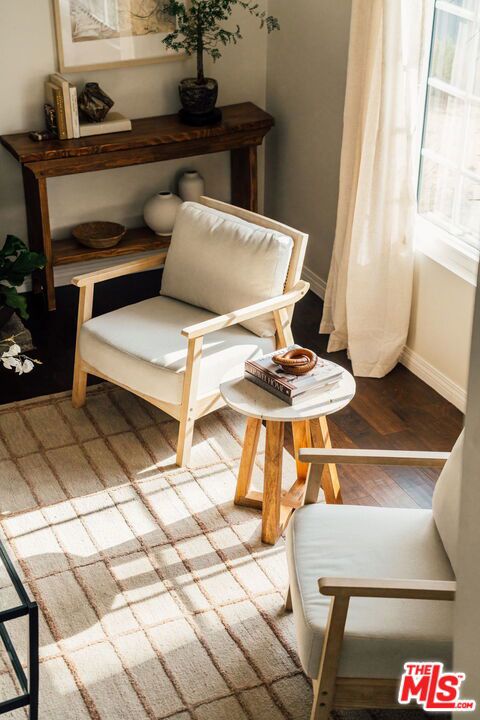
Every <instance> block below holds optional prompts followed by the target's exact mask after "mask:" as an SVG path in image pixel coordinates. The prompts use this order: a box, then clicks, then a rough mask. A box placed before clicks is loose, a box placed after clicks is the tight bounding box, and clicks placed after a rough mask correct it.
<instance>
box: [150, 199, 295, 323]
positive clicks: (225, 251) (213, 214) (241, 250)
mask: <svg viewBox="0 0 480 720" xmlns="http://www.w3.org/2000/svg"><path fill="white" fill-rule="evenodd" d="M292 249H293V240H292V238H291V237H288V236H287V235H283V234H282V233H280V232H277V231H275V230H271V229H269V228H264V227H260V226H259V225H254V224H252V223H249V222H247V221H246V220H242V219H241V218H238V217H236V216H234V215H228V214H227V213H223V212H220V211H219V210H214V209H212V208H209V207H206V206H205V205H200V204H198V203H194V202H185V203H183V205H182V206H181V207H180V210H179V212H178V214H177V218H176V220H175V227H174V228H173V234H172V241H171V244H170V247H169V249H168V254H167V259H166V262H165V269H164V271H163V279H162V289H161V294H162V295H168V296H169V297H171V298H175V299H176V300H181V301H182V302H186V303H190V305H195V306H197V307H200V308H204V309H205V310H210V311H211V312H214V313H217V314H218V315H223V314H225V313H229V312H232V311H233V310H239V309H240V308H243V307H246V306H247V305H253V304H254V303H257V302H260V301H262V300H268V299H270V298H273V297H275V296H276V295H281V294H282V293H283V290H284V286H285V280H286V278H287V273H288V267H289V264H290V258H291V255H292ZM243 326H244V327H245V328H246V329H247V330H250V331H251V332H253V333H255V334H256V335H258V336H259V337H272V336H273V335H274V334H275V323H274V321H273V316H272V314H271V313H268V314H267V315H263V316H261V317H258V318H254V319H252V320H248V321H246V322H244V323H243Z"/></svg>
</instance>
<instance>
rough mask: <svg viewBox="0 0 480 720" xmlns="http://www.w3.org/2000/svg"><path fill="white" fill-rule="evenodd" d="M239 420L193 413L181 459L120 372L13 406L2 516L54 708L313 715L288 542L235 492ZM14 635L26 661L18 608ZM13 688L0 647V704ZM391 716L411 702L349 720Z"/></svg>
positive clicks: (45, 698) (56, 713)
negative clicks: (264, 526)
mask: <svg viewBox="0 0 480 720" xmlns="http://www.w3.org/2000/svg"><path fill="white" fill-rule="evenodd" d="M243 423H244V420H243V419H242V418H241V417H239V416H238V415H236V414H235V413H233V412H231V411H229V410H227V409H226V410H222V411H220V412H217V413H215V414H214V415H211V416H208V417H206V418H204V419H203V420H201V421H200V422H198V423H197V429H196V435H195V439H194V449H193V453H192V461H191V464H190V467H189V468H188V470H185V469H183V470H182V469H179V468H177V467H176V466H175V465H174V462H175V442H176V432H177V424H176V423H175V422H173V421H172V420H170V419H169V418H167V416H165V415H164V414H162V413H160V412H158V411H156V410H155V408H152V407H151V406H149V405H147V404H146V403H143V402H142V401H141V400H139V399H137V398H135V397H134V396H132V395H129V394H128V393H126V392H124V391H122V390H120V389H117V388H113V387H112V386H109V385H107V384H105V385H100V386H96V387H95V388H94V389H93V390H91V391H90V392H89V394H88V400H87V405H86V407H85V408H84V409H82V410H74V409H72V407H71V404H70V400H69V397H68V396H67V395H66V394H64V395H56V396H50V397H44V398H40V399H38V400H35V401H29V402H26V403H18V404H15V405H11V406H4V407H3V408H1V409H0V512H1V528H2V533H3V536H4V538H6V540H7V543H8V548H9V551H10V553H11V555H12V556H13V558H14V559H15V562H16V563H17V565H18V567H19V572H20V574H21V575H22V577H23V578H24V581H25V583H26V585H27V587H28V588H29V590H30V592H31V594H32V595H33V596H34V597H35V599H36V600H37V602H38V604H39V607H40V616H41V617H40V621H41V632H40V645H41V647H40V657H41V665H40V683H41V711H40V717H41V718H42V720H88V719H92V720H159V719H163V718H165V719H166V718H169V719H170V720H245V719H249V720H267V719H268V720H282V719H284V718H286V719H289V720H303V719H304V718H305V719H307V718H308V717H309V708H310V703H311V691H310V686H309V684H308V683H307V681H306V680H305V678H304V676H303V673H302V672H301V668H300V665H299V661H298V657H297V654H296V651H295V637H294V631H293V619H292V616H291V615H290V614H287V613H285V612H284V610H283V597H284V592H285V588H286V585H287V569H286V562H285V557H284V548H283V542H282V541H280V542H279V543H278V544H277V546H275V547H274V548H272V547H267V546H264V545H262V543H261V542H260V515H259V513H258V512H255V511H253V510H249V509H246V508H238V507H235V506H234V505H233V503H232V498H233V494H234V488H235V477H236V470H237V467H238V461H239V458H240V454H241V438H242V435H243ZM285 463H286V466H287V473H288V472H291V473H292V475H293V473H294V463H293V459H292V458H291V457H290V456H287V455H286V459H285ZM261 467H262V456H261V454H260V455H259V458H258V467H257V468H256V473H257V480H259V479H260V477H261ZM0 580H1V582H0V606H1V607H6V606H7V605H13V604H15V598H14V596H13V594H12V593H13V591H12V590H11V588H10V587H9V584H8V582H7V580H6V578H5V577H1V578H0ZM9 630H11V635H12V638H13V641H14V644H15V646H16V647H17V649H18V650H19V653H20V656H21V659H22V662H24V663H25V664H26V651H27V647H26V626H25V624H24V621H23V619H21V620H15V621H12V622H11V623H9ZM14 692H15V687H14V680H13V675H12V672H11V670H10V666H9V663H8V662H7V661H6V659H5V658H2V659H0V700H1V699H5V698H6V697H7V696H9V695H11V694H12V693H14ZM380 716H381V717H397V716H398V714H395V715H390V714H387V715H379V714H378V713H376V714H370V713H353V714H345V715H342V716H341V717H342V718H343V717H345V718H351V720H357V719H358V720H364V719H365V718H377V717H380ZM402 716H403V715H402ZM3 717H5V718H6V717H9V718H12V720H13V718H15V719H16V718H20V717H25V712H24V710H19V711H15V712H12V713H10V714H9V715H8V716H7V715H4V716H3ZM337 717H340V716H337Z"/></svg>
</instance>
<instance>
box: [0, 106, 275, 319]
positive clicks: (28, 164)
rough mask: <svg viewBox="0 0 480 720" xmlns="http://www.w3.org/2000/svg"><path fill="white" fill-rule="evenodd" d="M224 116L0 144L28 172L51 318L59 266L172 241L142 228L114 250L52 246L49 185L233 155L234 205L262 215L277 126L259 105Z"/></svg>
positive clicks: (20, 137)
mask: <svg viewBox="0 0 480 720" xmlns="http://www.w3.org/2000/svg"><path fill="white" fill-rule="evenodd" d="M222 113H223V119H222V122H221V123H219V124H218V125H214V126H211V127H201V128H195V127H189V126H188V125H184V124H183V123H181V122H180V120H179V118H178V116H177V115H165V116H162V117H151V118H142V119H141V120H132V130H131V132H124V133H115V134H109V135H96V136H93V137H87V138H80V139H77V140H63V141H60V140H51V141H45V142H34V141H33V140H31V139H30V138H29V136H28V133H18V134H15V135H4V136H3V137H1V138H0V141H1V143H2V145H4V147H5V148H6V149H7V150H8V152H9V153H11V154H12V155H13V157H14V158H15V159H16V160H18V161H19V163H21V165H22V173H23V186H24V191H25V202H26V208H27V223H28V237H29V242H30V247H32V248H35V249H38V250H41V251H43V252H44V253H45V255H46V257H47V266H46V267H45V269H44V270H43V271H42V272H41V273H38V274H37V275H36V276H35V277H34V278H33V287H34V292H40V291H42V289H43V290H44V291H45V292H46V296H47V303H48V309H49V310H55V287H54V282H53V268H54V266H56V265H65V264H68V263H74V262H79V261H84V260H93V259H95V258H103V257H111V256H115V255H128V254H130V253H134V252H139V251H141V250H147V249H148V250H150V249H154V248H157V247H164V246H165V238H159V237H158V236H157V235H155V234H154V233H153V232H152V231H151V230H149V229H148V228H146V227H141V228H134V229H130V230H128V231H127V233H126V235H125V237H124V238H123V240H122V241H121V242H120V244H119V245H117V246H116V247H115V248H112V249H110V250H90V249H88V248H84V247H81V246H80V245H78V244H77V243H76V241H75V240H74V239H73V238H72V239H68V240H59V241H54V242H52V237H51V232H50V217H49V210H48V195H47V178H50V177H58V176H60V175H74V174H76V173H82V172H92V171H96V170H106V169H109V168H118V167H128V166H129V165H142V164H145V163H151V162H159V161H161V160H172V159H175V158H184V157H192V156H194V155H206V154H208V153H216V152H223V151H225V150H229V151H230V153H231V186H232V202H233V203H234V204H235V205H238V206H240V207H244V208H247V209H249V210H254V211H255V210H257V146H258V145H261V144H262V142H263V138H264V137H265V135H266V134H267V132H268V131H269V130H270V128H271V127H272V126H273V124H274V120H273V118H272V116H271V115H269V114H268V113H266V112H265V111H263V110H261V109H260V108H258V107H257V106H256V105H253V104H252V103H241V104H238V105H228V106H226V107H223V108H222ZM105 219H114V218H105Z"/></svg>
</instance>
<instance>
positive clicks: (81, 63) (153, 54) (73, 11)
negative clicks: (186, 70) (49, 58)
mask: <svg viewBox="0 0 480 720" xmlns="http://www.w3.org/2000/svg"><path fill="white" fill-rule="evenodd" d="M155 5H156V0H53V10H54V19H55V36H56V43H57V54H58V66H59V70H60V72H88V71H90V70H103V69H109V68H117V67H128V66H135V65H149V64H152V63H159V62H165V61H172V60H181V59H185V57H186V56H185V54H184V53H176V52H174V51H172V50H169V49H168V48H166V47H165V45H164V44H163V43H162V39H163V38H164V37H165V36H166V35H167V34H168V33H169V32H171V31H172V30H173V29H174V28H175V19H174V18H171V17H170V18H169V17H165V18H161V17H159V16H158V13H157V12H154V11H155Z"/></svg>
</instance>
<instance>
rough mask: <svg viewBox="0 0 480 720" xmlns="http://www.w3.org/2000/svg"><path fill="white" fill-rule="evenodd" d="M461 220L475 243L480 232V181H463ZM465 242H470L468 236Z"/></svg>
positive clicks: (465, 179)
mask: <svg viewBox="0 0 480 720" xmlns="http://www.w3.org/2000/svg"><path fill="white" fill-rule="evenodd" d="M459 218H460V224H461V226H462V227H463V228H465V230H467V232H468V233H471V234H473V236H474V237H473V238H472V239H471V240H470V242H475V237H476V236H478V233H479V231H480V180H472V179H471V178H464V179H463V182H462V188H461V192H460V208H459ZM465 240H466V241H467V242H468V241H469V238H468V236H467V237H465Z"/></svg>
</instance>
